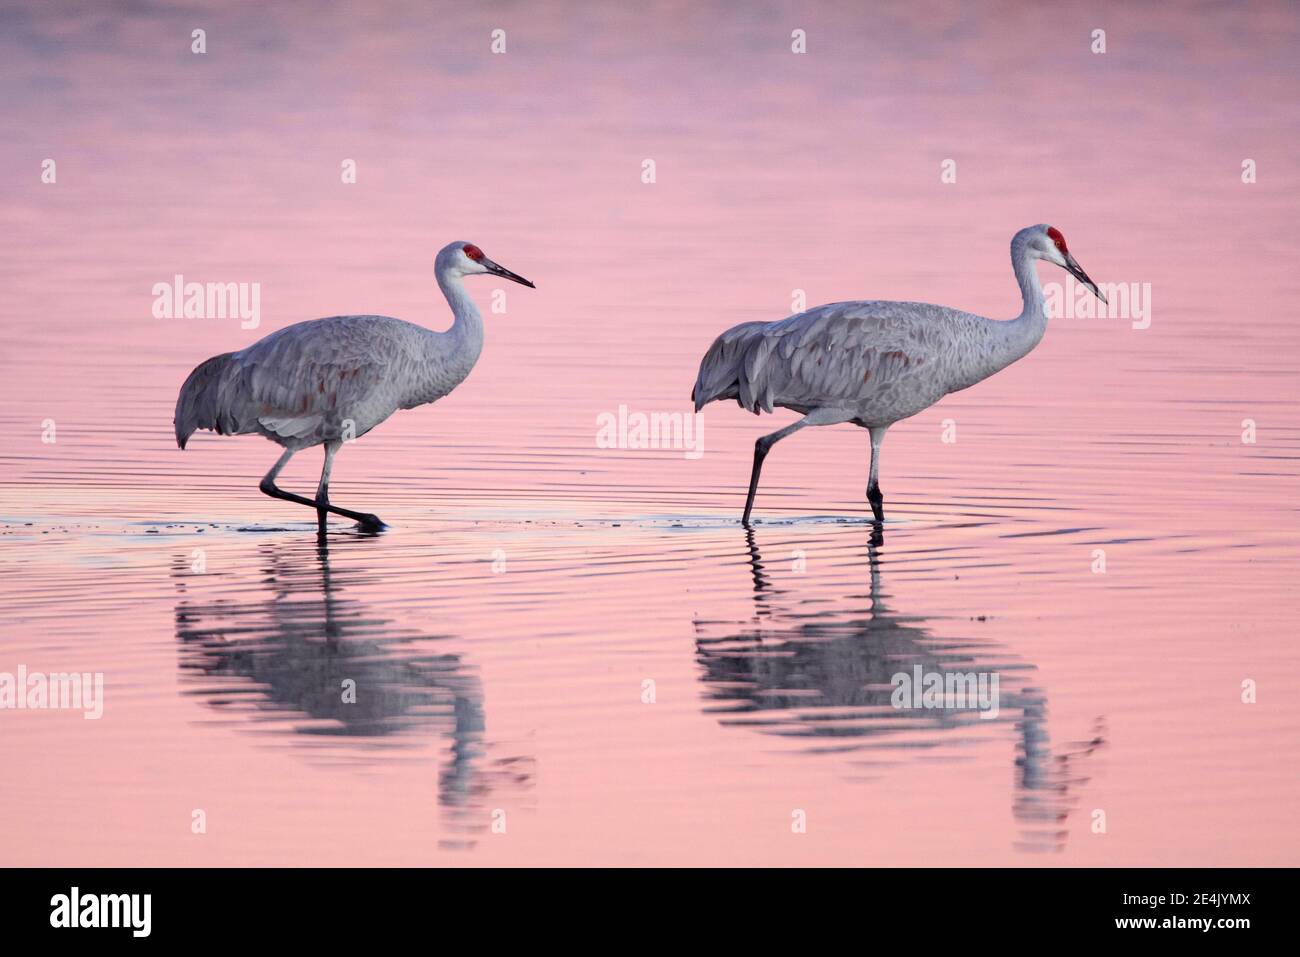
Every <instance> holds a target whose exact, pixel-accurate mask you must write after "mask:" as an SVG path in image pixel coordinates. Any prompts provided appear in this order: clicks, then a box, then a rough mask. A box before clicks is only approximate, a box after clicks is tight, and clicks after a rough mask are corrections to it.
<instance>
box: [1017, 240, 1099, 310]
mask: <svg viewBox="0 0 1300 957" xmlns="http://www.w3.org/2000/svg"><path fill="white" fill-rule="evenodd" d="M1032 230H1033V232H1034V233H1035V235H1034V237H1033V239H1032V240H1031V244H1030V249H1032V250H1033V251H1034V252H1035V253H1036V254H1037V255H1038V258H1039V259H1046V260H1047V261H1048V262H1051V263H1055V264H1056V265H1058V266H1060V267H1061V268H1062V269H1064V270H1066V271H1067V272H1068V273H1069V274H1070V275H1071V276H1073V277H1074V278H1075V279H1077V280H1079V282H1081V283H1083V284H1084V285H1085V286H1087V287H1088V288H1089V289H1090V290H1092V294H1093V295H1094V296H1096V297H1097V298H1098V299H1100V300H1101V301H1102V302H1106V296H1105V294H1104V293H1103V292H1102V291H1101V290H1100V289H1098V288H1097V284H1096V283H1095V282H1093V281H1092V280H1091V279H1090V278H1089V277H1088V274H1087V273H1086V272H1084V271H1083V267H1082V266H1080V265H1079V262H1078V260H1076V259H1075V258H1074V256H1073V255H1072V254H1071V253H1070V248H1069V247H1068V246H1067V245H1066V244H1065V235H1064V234H1063V233H1062V232H1061V231H1060V230H1059V229H1057V228H1056V227H1055V226H1048V225H1047V224H1046V223H1044V224H1042V225H1040V226H1034V227H1032Z"/></svg>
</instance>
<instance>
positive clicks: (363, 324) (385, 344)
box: [175, 242, 536, 533]
mask: <svg viewBox="0 0 1300 957" xmlns="http://www.w3.org/2000/svg"><path fill="white" fill-rule="evenodd" d="M434 271H435V274H436V275H437V279H438V287H439V288H440V289H441V290H442V294H443V295H444V296H446V297H447V303H448V304H449V305H450V306H451V311H452V315H454V316H455V321H454V322H453V323H452V325H451V328H450V329H448V330H446V331H445V332H434V331H433V330H431V329H425V328H423V327H422V326H417V325H414V324H412V323H409V322H403V321H402V320H401V319H391V318H389V317H388V316H332V317H330V318H328V319H312V320H310V321H307V322H299V323H295V324H294V325H292V326H287V327H285V328H284V329H281V330H279V331H278V332H273V333H271V334H270V335H269V336H266V337H265V338H263V339H259V340H258V341H257V342H255V343H253V344H252V345H251V346H248V347H247V348H246V349H241V350H239V351H238V352H227V353H225V354H223V355H219V356H214V357H213V358H211V359H209V360H207V361H206V362H204V363H203V364H201V365H200V366H199V367H198V368H197V369H195V370H194V371H193V372H191V373H190V375H189V378H187V379H186V380H185V384H184V385H183V386H181V392H180V396H179V397H178V398H177V400H176V418H175V425H176V444H177V445H179V446H180V447H181V448H182V449H183V448H185V443H186V442H187V441H188V440H189V437H190V436H191V435H192V434H193V433H194V431H195V430H196V429H210V430H212V431H214V432H217V433H219V434H221V435H244V434H248V433H253V432H256V433H258V434H260V435H264V436H266V437H267V438H268V439H270V440H271V441H272V442H275V443H277V444H279V445H281V446H283V447H284V450H285V451H284V454H283V455H281V456H280V459H279V461H277V462H276V463H275V465H274V466H272V467H271V471H269V472H267V473H266V476H265V477H264V478H263V479H262V482H261V485H260V488H261V490H262V491H263V492H264V493H266V494H267V495H270V496H272V497H273V498H282V499H285V500H286V501H290V502H297V503H298V504H299V505H307V506H310V507H311V508H314V509H316V514H317V523H318V527H319V529H320V531H321V532H322V533H323V532H324V531H325V515H326V513H327V512H333V513H334V514H335V515H343V516H345V517H347V518H350V519H353V520H354V521H357V522H359V523H360V524H361V527H362V528H363V529H365V530H369V531H378V530H380V529H382V528H384V523H383V522H382V521H380V520H379V518H378V517H376V516H374V515H370V514H366V513H361V512H353V511H350V510H348V509H346V508H339V507H337V506H334V505H331V504H330V503H329V479H330V467H331V466H332V465H333V464H334V456H335V454H336V453H337V452H338V450H339V448H340V447H341V446H342V444H343V442H344V441H346V440H350V439H352V438H359V437H361V436H362V435H365V434H366V433H367V432H369V431H370V430H371V429H373V428H374V427H375V426H376V425H378V424H379V423H380V422H383V421H384V420H385V419H386V418H388V417H389V416H390V415H392V414H393V413H394V412H396V411H397V410H398V409H413V408H415V407H416V406H418V405H425V404H427V403H429V402H435V401H437V400H438V399H441V398H442V397H443V396H444V395H446V394H447V393H448V392H450V391H451V390H452V389H454V388H456V386H458V385H460V383H461V382H463V381H464V380H465V377H466V376H467V375H469V373H470V370H471V369H473V368H474V363H475V362H477V361H478V356H479V352H480V351H482V349H483V319H482V317H481V316H480V315H479V312H478V309H477V308H476V307H475V305H474V302H473V300H471V299H470V297H469V294H468V293H466V292H465V287H464V285H462V283H461V278H462V277H464V276H474V275H478V274H480V273H490V274H492V275H494V276H501V277H503V278H505V279H510V280H513V281H514V282H518V283H523V284H524V285H525V286H528V287H530V288H536V287H534V286H533V284H532V283H531V282H529V281H528V280H527V279H524V278H523V277H522V276H517V275H515V274H514V273H512V272H511V271H510V270H509V269H506V268H504V267H502V266H498V265H497V264H496V263H494V262H493V261H492V260H491V259H488V258H487V256H485V255H483V250H481V249H479V248H478V247H477V246H475V245H473V244H472V243H462V242H456V243H451V244H450V245H448V246H444V247H443V248H442V250H441V251H439V253H438V256H437V258H436V259H435V260H434ZM314 445H324V446H325V465H324V468H322V469H321V474H320V485H319V486H318V487H317V490H316V498H315V499H309V498H306V497H304V496H301V495H294V494H293V493H291V492H286V491H284V490H282V489H280V488H279V487H278V486H276V484H275V478H276V476H277V475H279V474H280V470H281V469H283V468H284V467H285V465H286V464H287V463H288V461H289V459H291V458H292V457H293V455H294V453H296V452H300V451H302V450H303V449H306V448H311V447H312V446H314Z"/></svg>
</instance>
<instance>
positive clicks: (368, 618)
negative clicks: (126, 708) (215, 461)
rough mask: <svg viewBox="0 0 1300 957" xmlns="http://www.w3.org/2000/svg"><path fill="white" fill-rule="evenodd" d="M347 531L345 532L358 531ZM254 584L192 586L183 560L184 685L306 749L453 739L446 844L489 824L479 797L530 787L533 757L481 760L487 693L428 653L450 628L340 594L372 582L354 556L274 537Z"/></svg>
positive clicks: (325, 751)
mask: <svg viewBox="0 0 1300 957" xmlns="http://www.w3.org/2000/svg"><path fill="white" fill-rule="evenodd" d="M360 541H361V539H360V538H359V537H358V538H354V539H352V542H354V543H356V542H360ZM259 562H260V564H261V566H262V567H261V569H260V582H261V585H262V590H261V591H260V592H259V593H258V594H257V595H256V596H254V597H252V598H240V599H217V600H212V601H206V600H199V599H196V598H191V597H190V591H191V589H190V582H191V581H192V580H193V578H194V576H193V575H192V573H191V568H190V559H189V558H188V557H187V556H186V557H181V558H178V559H177V560H176V562H175V564H174V567H173V577H174V579H175V582H176V587H177V590H178V592H179V593H180V598H179V600H178V601H177V604H176V637H177V638H178V639H179V641H180V644H181V648H180V663H179V667H180V670H181V673H182V676H183V679H184V681H185V683H186V684H189V685H191V686H192V691H191V692H190V693H192V694H195V695H198V696H199V697H201V698H203V699H204V700H205V701H206V703H207V704H208V705H209V706H210V707H212V708H213V709H215V710H217V711H219V712H221V713H222V714H224V715H230V716H237V717H238V719H239V720H240V722H241V723H246V724H247V725H250V726H252V727H253V729H256V730H269V731H271V732H272V733H285V728H289V729H290V730H289V732H288V734H287V738H288V740H290V741H293V742H294V743H296V744H298V745H301V746H304V747H314V748H315V749H316V750H314V751H313V757H315V758H317V759H320V760H325V759H327V758H328V759H330V760H334V761H339V762H342V763H344V764H349V765H353V766H360V767H366V766H371V765H373V764H374V763H376V762H378V761H381V760H384V759H386V758H394V757H396V756H398V755H399V754H402V753H405V752H409V751H410V750H412V749H419V748H422V747H424V746H426V744H427V741H426V739H425V738H424V737H423V736H421V734H420V732H424V731H428V730H432V731H434V732H436V733H437V734H440V735H445V736H446V737H447V738H448V739H449V740H450V748H449V756H448V757H447V759H446V760H445V762H444V763H443V765H442V767H441V769H440V772H439V776H438V803H439V804H440V805H441V806H442V807H443V808H444V809H445V810H447V811H449V812H450V813H449V814H448V815H447V820H446V822H445V823H446V828H445V830H446V831H447V833H448V835H449V836H448V837H447V838H446V839H445V840H443V841H442V846H443V847H447V848H457V847H472V846H473V845H474V843H475V835H476V834H478V833H480V832H482V831H484V830H486V828H487V826H488V825H489V823H490V821H489V819H488V817H487V813H486V811H485V809H484V808H485V802H486V800H487V797H488V794H489V793H490V792H492V791H494V790H497V789H499V788H502V787H506V788H527V787H529V786H530V785H531V781H532V776H533V767H532V759H531V758H525V757H508V758H500V759H496V760H489V757H488V754H487V750H488V749H487V746H486V744H485V741H484V732H485V726H486V720H485V714H484V704H483V690H482V686H481V684H480V682H479V678H478V676H477V674H476V673H475V671H474V669H473V668H472V667H471V666H469V665H467V664H466V662H465V661H464V659H463V658H462V657H461V656H460V655H458V654H454V653H443V654H431V653H429V650H428V649H429V645H430V643H437V642H438V641H441V640H445V639H446V637H447V636H437V635H427V634H420V633H418V632H414V631H404V630H399V629H397V628H395V627H394V626H393V623H392V621H391V620H390V619H386V618H383V617H380V616H378V615H377V614H376V613H375V612H374V611H373V609H372V608H371V607H370V606H369V605H368V604H367V603H366V602H364V601H361V600H358V599H356V598H351V597H346V592H347V591H348V590H349V589H355V588H359V587H361V586H363V585H365V584H367V583H368V582H369V580H370V577H371V576H370V573H369V572H368V571H367V570H366V568H365V566H364V564H362V563H361V562H350V563H349V564H348V565H347V566H346V568H345V569H344V570H341V571H338V572H335V571H332V570H331V567H330V555H329V545H328V543H327V542H326V541H325V540H318V541H317V542H316V543H310V542H307V541H302V542H275V543H267V544H265V545H263V546H262V547H261V549H260V556H259Z"/></svg>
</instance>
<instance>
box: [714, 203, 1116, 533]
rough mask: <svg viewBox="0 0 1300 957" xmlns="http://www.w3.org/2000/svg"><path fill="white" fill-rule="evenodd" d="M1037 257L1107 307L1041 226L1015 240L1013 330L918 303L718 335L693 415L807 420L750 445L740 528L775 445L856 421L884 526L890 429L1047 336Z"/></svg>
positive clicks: (811, 316)
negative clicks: (739, 413) (775, 412)
mask: <svg viewBox="0 0 1300 957" xmlns="http://www.w3.org/2000/svg"><path fill="white" fill-rule="evenodd" d="M1038 259H1045V260H1047V261H1048V262H1050V263H1055V264H1056V265H1058V266H1061V267H1062V268H1064V269H1067V270H1069V272H1070V273H1071V274H1072V275H1073V276H1074V277H1075V278H1076V279H1078V280H1079V282H1081V283H1083V285H1084V286H1086V287H1087V288H1088V289H1090V290H1091V291H1092V293H1093V295H1095V296H1096V297H1097V298H1098V299H1100V300H1101V301H1102V302H1106V301H1107V300H1106V297H1105V295H1103V294H1102V292H1101V290H1100V289H1098V288H1097V284H1096V283H1095V282H1093V281H1092V280H1091V279H1089V278H1088V274H1087V273H1085V272H1084V271H1083V268H1082V267H1081V266H1080V265H1079V264H1078V263H1077V262H1076V261H1075V259H1074V256H1073V255H1071V254H1070V251H1069V249H1068V247H1067V246H1066V244H1065V237H1064V236H1063V235H1061V231H1060V230H1059V229H1056V228H1055V227H1053V226H1048V225H1045V224H1039V225H1037V226H1026V227H1025V228H1024V229H1022V230H1020V232H1018V233H1016V235H1015V236H1014V237H1012V240H1011V266H1012V268H1013V269H1014V270H1015V274H1016V282H1018V283H1019V284H1020V292H1021V295H1022V296H1023V297H1024V307H1023V308H1022V309H1021V310H1020V315H1019V316H1018V317H1017V318H1015V319H1012V320H1010V321H998V320H995V319H986V318H984V317H983V316H976V315H973V314H971V313H969V312H961V311H959V310H957V309H949V308H947V307H945V306H933V305H930V304H928V303H920V302H881V301H862V302H835V303H830V304H829V305H825V306H818V307H816V308H814V309H809V310H807V311H806V312H801V313H799V314H798V315H794V316H790V317H788V318H786V319H781V320H779V321H776V322H743V323H741V324H740V325H738V326H734V327H732V328H731V329H728V330H727V331H726V332H724V333H723V334H722V335H720V336H718V338H717V339H715V340H714V342H713V345H711V346H710V347H709V351H708V352H706V353H705V354H704V358H703V359H702V360H701V362H700V374H699V376H698V378H697V379H696V380H695V389H694V390H693V391H692V393H691V398H692V399H693V400H694V402H695V411H696V412H699V411H700V409H702V408H703V407H704V406H705V405H706V404H707V403H709V402H713V401H715V400H717V399H735V400H736V402H737V404H739V405H740V407H741V408H742V409H747V410H748V411H750V412H753V413H754V414H755V415H758V414H759V413H760V412H771V411H772V408H773V407H774V406H781V407H782V408H784V409H791V410H793V411H795V412H798V413H800V414H801V415H802V416H803V418H801V419H799V420H798V421H797V422H794V423H792V424H791V425H787V426H786V427H785V428H783V429H778V430H777V431H775V432H772V433H771V434H769V435H764V436H762V437H761V438H760V439H758V441H757V442H755V443H754V467H753V471H752V472H751V473H750V477H749V497H748V498H746V499H745V514H744V517H743V518H742V519H741V521H742V522H743V523H744V524H745V525H748V524H749V516H750V512H751V511H753V508H754V493H755V492H756V491H757V489H758V476H759V472H760V471H761V470H762V468H763V459H764V458H766V457H767V453H768V452H770V451H771V449H772V446H773V445H775V444H776V443H777V442H779V441H780V440H781V439H783V438H785V437H786V436H787V435H793V434H794V433H795V432H798V431H799V430H800V429H802V428H805V427H806V426H810V425H838V424H840V423H842V422H851V423H853V424H854V425H857V426H861V427H862V428H864V429H866V430H867V431H868V432H870V433H871V470H870V476H869V478H868V480H867V499H868V500H869V501H870V502H871V511H872V514H873V516H874V517H875V520H876V522H883V521H884V517H885V514H884V496H883V495H882V494H881V491H880V481H879V476H880V446H881V443H882V442H883V441H884V438H885V432H886V431H887V430H888V429H889V427H890V426H891V425H893V424H894V423H895V422H897V421H898V420H899V419H906V418H907V417H908V416H912V415H916V414H917V413H918V412H920V411H922V410H923V409H928V408H929V407H930V406H932V405H934V404H935V403H936V402H938V401H939V400H940V399H942V398H943V397H944V396H945V395H947V394H948V393H949V392H957V391H958V390H960V389H966V388H969V387H970V386H973V385H974V384H975V383H976V382H979V381H981V380H983V379H987V378H988V377H989V376H991V375H993V373H995V372H998V371H999V370H1001V369H1005V368H1006V367H1007V366H1009V365H1010V364H1011V363H1013V362H1015V361H1016V360H1017V359H1019V358H1021V357H1022V356H1024V355H1026V354H1028V353H1029V351H1030V350H1031V349H1033V348H1034V346H1036V345H1038V341H1039V340H1040V339H1042V338H1043V332H1044V330H1046V328H1047V312H1046V309H1045V307H1044V300H1043V289H1042V286H1040V285H1039V282H1038V272H1037V269H1036V268H1035V266H1034V262H1035V260H1038Z"/></svg>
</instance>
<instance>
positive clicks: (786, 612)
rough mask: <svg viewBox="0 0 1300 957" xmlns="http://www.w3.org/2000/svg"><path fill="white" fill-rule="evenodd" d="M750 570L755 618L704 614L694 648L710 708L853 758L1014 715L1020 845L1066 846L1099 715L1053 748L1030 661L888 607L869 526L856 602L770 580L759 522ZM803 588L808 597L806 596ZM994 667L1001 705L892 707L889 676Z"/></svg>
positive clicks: (895, 753) (878, 759)
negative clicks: (719, 620)
mask: <svg viewBox="0 0 1300 957" xmlns="http://www.w3.org/2000/svg"><path fill="white" fill-rule="evenodd" d="M746 539H747V544H748V549H749V564H750V570H751V574H752V576H753V580H754V602H755V618H754V621H753V622H752V623H750V624H748V625H745V626H742V627H740V628H739V630H737V626H736V625H735V624H734V623H732V624H729V625H721V624H713V623H697V636H696V650H697V656H698V660H699V663H700V665H701V666H702V667H703V669H704V670H703V674H702V676H701V680H702V681H703V682H704V683H705V685H706V688H707V698H708V701H709V702H710V703H709V705H708V710H709V711H710V712H712V713H715V714H719V715H721V716H722V717H721V721H722V722H723V723H724V724H731V725H740V726H745V727H749V728H752V729H755V730H758V731H760V732H762V733H765V734H772V735H780V736H783V737H788V738H798V739H806V744H805V749H806V750H808V751H814V752H821V753H830V752H833V753H837V754H842V755H847V756H848V760H849V761H850V762H851V763H852V764H853V765H855V766H856V767H858V768H859V769H863V768H874V767H876V766H878V765H881V764H884V763H887V762H888V761H889V760H891V759H894V760H896V759H898V758H899V756H900V754H901V753H902V749H936V748H940V747H941V746H943V745H945V744H951V743H954V742H956V741H959V740H961V739H962V737H963V736H965V737H967V738H971V737H973V736H975V735H977V734H980V733H981V732H984V731H986V730H988V727H987V726H990V725H997V726H1001V727H1006V726H1008V725H1012V726H1014V729H1015V733H1016V741H1017V743H1016V757H1015V790H1014V797H1013V804H1012V810H1013V813H1014V815H1015V818H1016V821H1017V822H1018V824H1019V827H1020V835H1021V836H1020V839H1019V840H1018V841H1017V843H1016V847H1017V849H1019V850H1024V851H1035V852H1042V851H1049V852H1050V851H1060V850H1063V849H1064V847H1065V841H1066V837H1067V833H1068V832H1067V829H1066V822H1067V819H1068V818H1069V816H1070V814H1071V812H1072V811H1073V810H1074V808H1075V805H1076V800H1077V792H1078V790H1079V788H1080V786H1081V785H1082V784H1084V783H1085V782H1086V781H1087V778H1085V777H1083V776H1082V775H1081V772H1080V769H1079V763H1080V761H1081V760H1082V759H1084V758H1086V757H1087V756H1088V755H1090V754H1092V753H1093V751H1095V750H1096V749H1097V748H1098V747H1100V746H1101V745H1102V744H1103V743H1104V740H1103V736H1104V731H1103V729H1102V727H1101V725H1100V722H1098V725H1097V727H1096V728H1094V732H1093V734H1092V735H1091V736H1090V739H1089V740H1088V741H1086V742H1080V743H1077V744H1071V745H1069V746H1067V747H1066V748H1065V749H1063V750H1059V751H1054V750H1053V749H1052V747H1051V744H1050V741H1049V738H1048V730H1047V702H1046V698H1045V697H1044V694H1043V692H1042V691H1041V689H1039V688H1036V687H1034V686H1033V685H1032V684H1030V683H1028V682H1027V681H1026V680H1025V679H1026V677H1027V676H1028V674H1030V673H1032V671H1033V670H1034V668H1033V666H1032V665H1028V664H1025V663H1023V662H1016V661H1013V660H1006V658H1005V655H1002V656H1001V657H999V653H1000V651H1001V650H1000V649H999V648H998V647H997V646H996V645H994V644H991V643H987V642H981V641H976V640H970V639H964V640H946V639H941V638H936V637H935V636H933V635H931V634H930V633H929V631H928V630H927V628H926V626H925V620H924V619H922V618H916V617H909V616H905V615H901V614H899V613H897V612H895V611H894V610H893V609H891V608H890V607H889V605H888V602H887V600H886V599H887V596H886V595H885V594H884V593H883V592H882V590H881V573H880V565H881V551H882V549H883V545H884V541H883V534H882V532H881V529H880V527H879V525H876V526H874V528H873V531H872V532H871V538H870V541H869V543H868V545H867V553H866V559H867V566H868V569H869V571H870V592H869V594H867V595H865V596H861V595H860V596H849V599H848V600H849V601H850V602H851V601H852V600H853V598H854V597H857V598H858V599H867V601H865V602H864V604H863V606H861V610H851V611H848V612H846V611H844V610H843V606H839V607H838V608H837V609H836V610H827V609H826V607H825V606H824V605H823V604H819V603H815V602H811V601H801V599H800V597H799V596H798V595H794V594H792V593H791V592H792V591H793V590H792V589H784V588H780V587H777V586H776V585H774V584H773V581H772V576H771V574H770V572H769V571H768V569H767V568H765V566H764V564H763V559H762V555H761V553H760V551H759V547H758V542H757V539H756V538H755V534H754V530H753V529H752V528H748V529H746ZM806 597H807V596H805V598H806ZM918 666H919V667H920V668H921V671H922V673H923V674H927V675H929V674H939V675H944V676H947V675H950V674H951V675H956V674H963V675H968V674H971V673H983V674H985V675H993V674H996V675H997V676H998V679H999V684H998V695H997V698H998V710H997V714H996V716H995V717H994V716H990V717H989V718H981V717H980V715H979V711H978V710H976V709H974V708H972V707H971V706H970V705H969V704H968V705H967V706H966V707H948V706H946V705H945V706H940V707H925V708H921V707H912V706H910V702H909V703H908V705H907V706H904V707H902V708H899V707H895V705H894V693H895V688H896V685H895V684H894V676H895V675H898V674H900V673H902V674H907V675H909V676H910V675H914V674H915V669H916V668H917V667H918Z"/></svg>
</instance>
